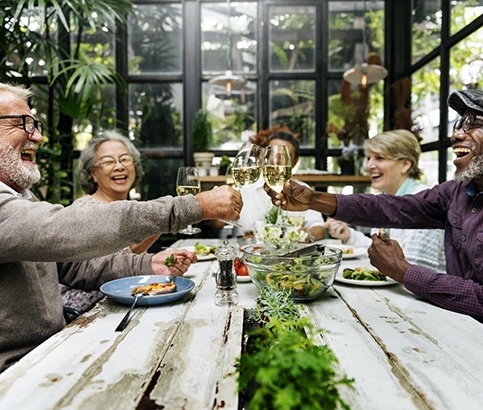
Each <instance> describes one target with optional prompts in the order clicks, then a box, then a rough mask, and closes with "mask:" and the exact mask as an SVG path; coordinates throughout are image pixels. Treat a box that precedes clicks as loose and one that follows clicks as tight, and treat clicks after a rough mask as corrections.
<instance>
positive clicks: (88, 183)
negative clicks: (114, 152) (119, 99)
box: [77, 130, 144, 195]
mask: <svg viewBox="0 0 483 410" xmlns="http://www.w3.org/2000/svg"><path fill="white" fill-rule="evenodd" d="M106 141H119V142H121V143H123V144H124V145H125V146H126V148H127V150H128V151H129V155H131V157H132V159H133V160H134V169H135V170H136V178H135V179H134V184H136V183H137V182H138V181H139V180H140V179H141V178H142V177H143V175H144V170H143V166H142V164H141V153H140V152H139V151H138V149H137V148H136V147H135V146H134V144H133V143H132V142H131V141H130V140H129V138H127V137H125V136H124V135H122V134H120V133H119V132H117V131H114V130H109V131H103V132H101V133H100V134H98V135H97V136H95V137H94V138H92V139H91V140H90V141H89V144H88V145H87V147H86V148H85V149H84V150H83V151H82V153H81V155H80V158H79V165H78V166H77V178H78V180H79V183H80V185H81V186H82V189H83V190H84V191H85V192H86V193H87V194H89V195H92V194H93V193H94V192H96V191H97V183H96V182H94V178H93V177H92V171H93V169H94V168H95V167H96V165H95V158H96V152H97V150H98V149H99V146H100V145H101V144H102V143H103V142H106Z"/></svg>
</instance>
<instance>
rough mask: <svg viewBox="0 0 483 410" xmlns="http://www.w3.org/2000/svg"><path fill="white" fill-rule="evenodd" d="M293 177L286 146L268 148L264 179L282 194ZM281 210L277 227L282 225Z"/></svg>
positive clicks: (278, 213) (264, 164)
mask: <svg viewBox="0 0 483 410" xmlns="http://www.w3.org/2000/svg"><path fill="white" fill-rule="evenodd" d="M291 177H292V161H291V159H290V152H289V150H288V148H287V147H286V146H285V145H273V146H271V147H267V148H266V150H265V156H264V159H263V179H264V180H265V183H266V184H267V185H268V186H269V187H270V188H272V189H273V190H274V191H277V192H279V193H280V192H282V189H283V185H284V184H285V182H287V181H288V180H290V178H291ZM280 216H281V210H280V207H279V208H278V211H277V222H276V225H279V224H281V217H280Z"/></svg>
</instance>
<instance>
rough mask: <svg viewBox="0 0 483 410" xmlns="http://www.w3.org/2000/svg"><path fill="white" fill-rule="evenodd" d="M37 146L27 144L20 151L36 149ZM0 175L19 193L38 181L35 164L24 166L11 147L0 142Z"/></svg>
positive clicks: (37, 170) (30, 143) (38, 173)
mask: <svg viewBox="0 0 483 410" xmlns="http://www.w3.org/2000/svg"><path fill="white" fill-rule="evenodd" d="M36 148H37V144H34V143H32V142H30V141H29V142H27V143H25V145H24V146H23V147H22V149H34V150H35V149H36ZM0 174H1V175H2V176H3V178H4V180H8V181H10V182H11V183H12V184H14V185H15V186H16V187H17V188H19V189H20V190H21V192H23V191H25V190H26V189H30V188H31V187H32V185H33V184H35V183H36V182H38V181H39V180H40V171H39V168H38V166H37V164H24V163H23V161H22V158H21V157H20V156H19V154H18V152H16V151H15V150H14V149H13V147H12V146H11V145H10V144H9V143H7V142H0Z"/></svg>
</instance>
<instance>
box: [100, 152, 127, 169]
mask: <svg viewBox="0 0 483 410" xmlns="http://www.w3.org/2000/svg"><path fill="white" fill-rule="evenodd" d="M117 162H119V163H120V164H121V165H122V166H123V167H127V166H129V165H132V164H133V163H134V160H133V159H132V157H131V156H129V155H123V156H122V157H119V158H118V159H117V161H116V160H115V159H114V158H112V157H107V158H105V159H104V160H103V161H101V162H99V163H98V164H97V165H96V167H99V168H103V169H112V168H114V166H115V165H116V163H117Z"/></svg>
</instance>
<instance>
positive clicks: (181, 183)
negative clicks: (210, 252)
mask: <svg viewBox="0 0 483 410" xmlns="http://www.w3.org/2000/svg"><path fill="white" fill-rule="evenodd" d="M200 191H201V185H200V177H199V175H198V169H197V168H195V167H179V168H178V176H177V179H176V193H177V194H178V195H179V196H181V195H189V194H193V195H196V194H198V193H199V192H200ZM179 232H180V233H183V234H185V235H194V234H197V233H200V232H201V229H200V228H194V227H193V226H192V225H188V226H187V227H186V228H184V229H181V230H180V231H179Z"/></svg>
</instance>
